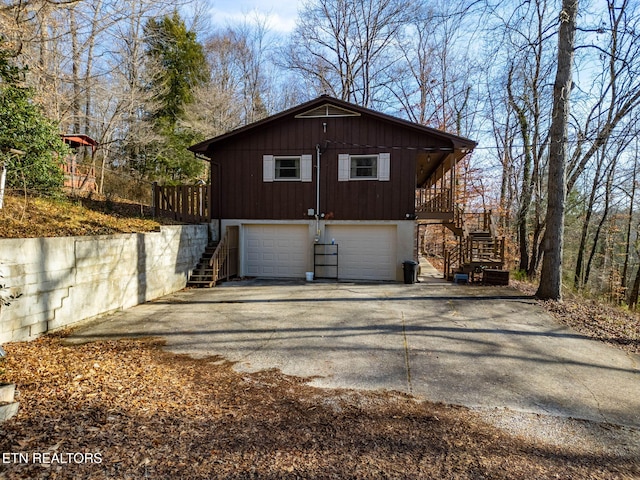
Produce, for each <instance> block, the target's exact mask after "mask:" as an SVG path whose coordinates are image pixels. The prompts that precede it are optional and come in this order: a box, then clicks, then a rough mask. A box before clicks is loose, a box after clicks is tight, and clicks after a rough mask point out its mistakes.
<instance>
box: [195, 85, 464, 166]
mask: <svg viewBox="0 0 640 480" xmlns="http://www.w3.org/2000/svg"><path fill="white" fill-rule="evenodd" d="M361 115H367V116H369V117H373V118H377V119H379V120H382V121H385V122H389V123H392V124H395V125H397V126H399V127H403V128H408V129H412V130H415V131H417V132H419V133H423V134H427V135H430V136H432V137H437V138H441V139H442V140H444V141H447V142H451V144H452V145H453V150H454V152H457V153H458V155H459V158H462V157H463V156H464V155H466V154H467V153H468V152H469V151H471V150H473V149H474V148H475V146H476V145H477V142H474V141H473V140H469V139H468V138H464V137H460V136H458V135H454V134H451V133H447V132H444V131H442V130H438V129H435V128H431V127H426V126H424V125H420V124H417V123H413V122H409V121H407V120H404V119H401V118H398V117H393V116H391V115H387V114H384V113H380V112H377V111H375V110H371V109H369V108H365V107H360V106H358V105H355V104H353V103H349V102H346V101H344V100H338V99H337V98H333V97H330V96H328V95H321V96H320V97H318V98H315V99H314V100H310V101H308V102H305V103H302V104H300V105H298V106H296V107H293V108H290V109H288V110H284V111H282V112H280V113H277V114H275V115H272V116H270V117H267V118H264V119H262V120H259V121H257V122H254V123H251V124H249V125H245V126H244V127H240V128H237V129H235V130H232V131H230V132H227V133H224V134H222V135H219V136H217V137H214V138H210V139H209V140H205V141H203V142H200V143H197V144H195V145H192V146H190V147H189V150H190V151H192V152H194V153H200V154H202V155H205V156H207V153H208V152H210V151H211V150H212V149H213V147H214V146H215V145H216V144H217V143H219V142H222V141H224V140H227V139H229V138H231V137H234V136H236V135H240V134H246V133H249V132H251V131H252V130H255V129H259V128H261V127H264V126H265V125H267V124H270V123H273V122H276V121H278V120H279V119H282V118H285V117H289V116H295V117H297V118H313V117H345V116H361Z"/></svg>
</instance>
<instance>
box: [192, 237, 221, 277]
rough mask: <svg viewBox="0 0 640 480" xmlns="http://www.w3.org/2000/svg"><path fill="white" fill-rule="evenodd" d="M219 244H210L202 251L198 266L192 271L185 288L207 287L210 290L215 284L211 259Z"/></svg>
mask: <svg viewBox="0 0 640 480" xmlns="http://www.w3.org/2000/svg"><path fill="white" fill-rule="evenodd" d="M218 244H219V242H211V243H209V245H207V247H206V248H205V249H204V253H203V254H202V256H201V257H200V261H199V262H198V265H196V267H195V268H194V269H193V272H192V273H191V276H190V277H189V281H188V282H187V287H207V288H211V287H213V286H214V285H215V284H216V280H215V278H214V275H213V266H211V258H212V257H213V254H214V253H215V251H216V249H217V248H218Z"/></svg>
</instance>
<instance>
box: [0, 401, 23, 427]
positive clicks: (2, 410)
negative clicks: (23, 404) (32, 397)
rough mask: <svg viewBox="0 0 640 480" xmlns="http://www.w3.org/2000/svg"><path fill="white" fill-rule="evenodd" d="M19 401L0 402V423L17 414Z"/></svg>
mask: <svg viewBox="0 0 640 480" xmlns="http://www.w3.org/2000/svg"><path fill="white" fill-rule="evenodd" d="M19 407H20V403H19V402H11V403H0V423H2V422H6V421H7V420H9V419H10V418H13V417H15V416H16V415H17V414H18V408H19Z"/></svg>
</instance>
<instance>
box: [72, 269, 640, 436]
mask: <svg viewBox="0 0 640 480" xmlns="http://www.w3.org/2000/svg"><path fill="white" fill-rule="evenodd" d="M132 336H133V337H135V336H158V337H163V338H165V339H166V341H167V348H168V349H169V350H170V351H172V352H176V353H183V354H189V355H193V356H196V357H205V356H216V355H219V356H222V357H224V358H226V359H228V360H230V361H232V362H235V363H236V365H235V368H236V369H237V370H239V371H258V370H264V369H270V368H277V369H280V370H281V371H282V372H283V373H285V374H288V375H296V376H301V377H310V378H311V380H310V383H311V384H313V385H316V386H319V387H325V388H355V389H373V390H378V389H385V390H398V391H402V392H407V393H411V394H413V395H416V396H418V397H421V398H424V399H427V400H431V401H435V402H445V403H449V404H459V405H465V406H469V407H482V408H494V407H507V408H509V409H513V410H517V411H524V412H534V413H542V414H550V415H559V416H566V417H573V418H581V419H587V420H594V421H599V422H608V423H615V424H620V425H627V426H634V427H640V357H638V356H637V355H630V354H626V353H625V352H623V351H621V350H618V349H614V348H612V347H608V346H606V345H604V344H602V343H600V342H597V341H594V340H589V339H587V338H585V337H583V336H582V335H580V334H577V333H575V332H573V331H571V330H568V329H567V328H564V327H562V326H560V325H559V324H557V323H556V322H555V321H554V320H553V319H552V318H550V317H549V316H548V315H547V314H546V313H545V312H544V311H543V310H542V309H541V308H540V307H539V306H538V305H536V303H535V302H534V301H533V300H531V299H530V298H528V297H524V296H522V295H520V294H519V293H518V292H515V291H514V290H512V289H509V288H496V287H475V286H464V285H451V284H448V283H443V282H440V281H438V280H437V279H436V278H433V279H432V280H431V281H429V282H428V283H419V284H415V285H403V284H381V283H375V284H362V283H320V282H311V283H305V282H298V281H291V282H278V281H258V280H253V281H242V282H230V283H227V284H224V285H223V286H221V287H217V288H214V289H201V290H186V291H182V292H178V293H176V294H173V295H169V296H167V297H164V298H162V299H160V300H158V301H154V302H150V303H147V304H144V305H140V306H137V307H133V308H131V309H129V310H126V311H123V312H119V313H117V314H114V315H111V316H109V317H105V318H103V319H100V320H98V321H95V322H92V323H90V324H87V325H85V326H83V327H81V328H79V329H78V330H76V331H75V332H74V334H73V335H72V336H71V338H70V339H69V342H71V343H76V342H84V341H90V340H98V339H105V338H118V337H132Z"/></svg>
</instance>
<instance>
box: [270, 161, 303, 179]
mask: <svg viewBox="0 0 640 480" xmlns="http://www.w3.org/2000/svg"><path fill="white" fill-rule="evenodd" d="M273 160H274V163H275V167H276V171H275V177H274V179H275V180H300V157H274V159H273Z"/></svg>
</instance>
